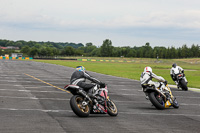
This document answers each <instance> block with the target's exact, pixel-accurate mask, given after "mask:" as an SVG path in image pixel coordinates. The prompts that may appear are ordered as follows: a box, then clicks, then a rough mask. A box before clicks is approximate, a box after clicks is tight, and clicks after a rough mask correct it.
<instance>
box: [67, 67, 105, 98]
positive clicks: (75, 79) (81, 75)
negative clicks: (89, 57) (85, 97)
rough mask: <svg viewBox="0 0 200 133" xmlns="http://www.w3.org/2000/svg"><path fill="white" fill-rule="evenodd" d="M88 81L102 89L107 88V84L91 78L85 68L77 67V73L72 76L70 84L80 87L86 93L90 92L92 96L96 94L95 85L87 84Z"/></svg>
mask: <svg viewBox="0 0 200 133" xmlns="http://www.w3.org/2000/svg"><path fill="white" fill-rule="evenodd" d="M86 79H88V80H90V81H92V82H94V83H96V84H99V85H100V86H101V87H102V88H103V87H105V83H102V82H101V81H99V80H98V79H96V78H93V77H92V76H90V75H89V74H88V73H87V72H86V70H85V68H84V67H83V66H77V67H76V71H75V72H74V73H73V74H72V76H71V79H70V84H72V85H78V86H79V87H81V88H82V89H83V90H84V91H86V92H88V93H89V94H90V95H91V94H93V93H94V91H95V90H94V86H95V84H92V83H86Z"/></svg>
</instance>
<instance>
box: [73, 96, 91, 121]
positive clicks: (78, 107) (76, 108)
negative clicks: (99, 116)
mask: <svg viewBox="0 0 200 133" xmlns="http://www.w3.org/2000/svg"><path fill="white" fill-rule="evenodd" d="M83 101H84V100H83V97H82V96H79V95H74V96H72V98H71V99H70V106H71V108H72V110H73V112H74V113H75V114H76V115H77V116H79V117H88V116H89V114H90V107H89V106H88V105H86V106H83V105H82V102H83Z"/></svg>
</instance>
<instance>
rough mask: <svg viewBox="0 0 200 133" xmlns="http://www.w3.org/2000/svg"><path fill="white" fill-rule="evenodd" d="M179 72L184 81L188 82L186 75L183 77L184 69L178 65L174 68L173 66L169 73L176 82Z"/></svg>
mask: <svg viewBox="0 0 200 133" xmlns="http://www.w3.org/2000/svg"><path fill="white" fill-rule="evenodd" d="M180 73H183V77H184V79H185V82H188V81H187V79H186V77H185V74H184V70H183V68H181V67H180V66H176V67H175V68H174V67H172V68H171V70H170V75H171V78H172V80H173V81H174V82H175V83H176V82H177V75H178V74H180Z"/></svg>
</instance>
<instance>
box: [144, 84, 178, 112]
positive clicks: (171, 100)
mask: <svg viewBox="0 0 200 133" xmlns="http://www.w3.org/2000/svg"><path fill="white" fill-rule="evenodd" d="M142 88H143V92H144V93H145V94H146V96H148V98H149V100H150V101H151V103H152V104H153V105H154V106H155V107H156V108H157V109H160V110H162V109H165V108H169V107H171V106H173V107H174V108H179V104H178V102H177V100H176V98H175V97H174V96H173V95H172V92H171V89H170V88H169V87H168V84H166V85H165V87H164V88H163V90H161V89H160V88H156V87H155V86H153V85H142Z"/></svg>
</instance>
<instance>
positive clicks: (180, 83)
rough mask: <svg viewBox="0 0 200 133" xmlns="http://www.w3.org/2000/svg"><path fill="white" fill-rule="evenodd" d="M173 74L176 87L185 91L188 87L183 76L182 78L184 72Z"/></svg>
mask: <svg viewBox="0 0 200 133" xmlns="http://www.w3.org/2000/svg"><path fill="white" fill-rule="evenodd" d="M175 76H176V79H177V82H178V85H177V87H178V88H181V89H182V90H185V91H187V90H188V87H187V83H186V81H185V78H184V74H183V73H178V74H176V75H175Z"/></svg>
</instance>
